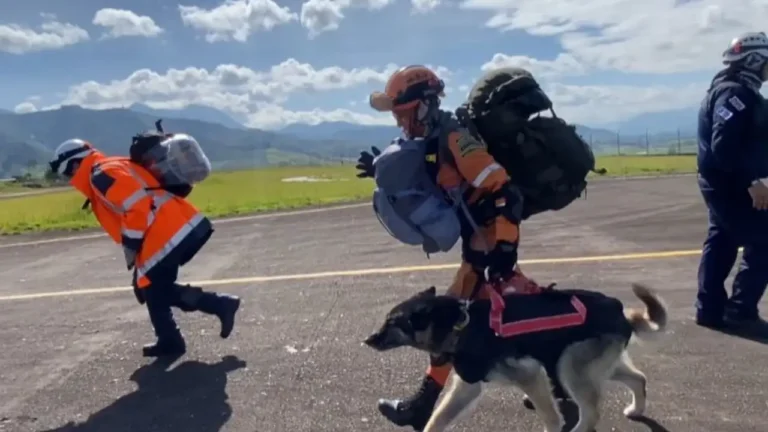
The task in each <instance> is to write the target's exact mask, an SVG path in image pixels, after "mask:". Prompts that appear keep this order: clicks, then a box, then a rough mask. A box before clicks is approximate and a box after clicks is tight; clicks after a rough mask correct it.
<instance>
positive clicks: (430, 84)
mask: <svg viewBox="0 0 768 432" xmlns="http://www.w3.org/2000/svg"><path fill="white" fill-rule="evenodd" d="M444 90H445V83H444V82H443V80H441V79H440V77H438V76H437V74H436V73H435V72H434V71H432V70H431V69H429V68H428V67H426V66H421V65H411V66H405V67H402V68H400V69H398V70H397V71H395V73H393V74H392V76H390V77H389V80H388V81H387V84H386V86H385V87H384V92H379V91H376V92H373V93H371V95H370V96H369V99H368V101H369V103H370V105H371V108H373V109H375V110H376V111H379V112H391V113H392V116H393V117H394V118H395V120H397V124H398V126H400V127H401V128H402V129H403V131H404V132H405V133H406V135H407V136H408V137H409V138H414V137H417V136H424V135H425V134H426V133H428V132H429V131H428V126H429V125H428V124H427V122H428V120H429V118H430V115H431V114H432V113H433V112H434V110H435V109H436V108H437V107H439V105H440V98H441V97H444V96H445V92H444Z"/></svg>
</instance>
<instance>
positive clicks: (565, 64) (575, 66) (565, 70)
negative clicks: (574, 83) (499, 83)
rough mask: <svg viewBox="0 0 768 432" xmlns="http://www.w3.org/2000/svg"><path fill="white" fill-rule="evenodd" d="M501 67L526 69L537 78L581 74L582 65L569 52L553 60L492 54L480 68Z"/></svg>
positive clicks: (485, 69) (582, 72) (583, 71)
mask: <svg viewBox="0 0 768 432" xmlns="http://www.w3.org/2000/svg"><path fill="white" fill-rule="evenodd" d="M502 67H519V68H523V69H526V70H528V71H529V72H531V73H532V74H533V76H535V77H537V78H550V77H557V76H566V75H583V74H584V73H585V68H584V66H583V65H582V64H581V63H579V62H578V61H577V60H576V59H575V58H573V56H572V55H570V54H565V53H560V54H558V56H557V57H556V58H555V59H554V60H538V59H535V58H531V57H527V56H508V55H506V54H500V53H497V54H494V55H493V58H491V60H490V61H489V62H487V63H485V64H483V65H482V66H481V67H480V69H481V70H482V71H489V70H491V69H497V68H502Z"/></svg>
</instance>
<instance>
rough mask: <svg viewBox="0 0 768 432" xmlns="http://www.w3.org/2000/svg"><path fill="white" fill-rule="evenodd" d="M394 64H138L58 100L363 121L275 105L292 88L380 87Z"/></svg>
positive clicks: (263, 117)
mask: <svg viewBox="0 0 768 432" xmlns="http://www.w3.org/2000/svg"><path fill="white" fill-rule="evenodd" d="M396 68H397V66H396V65H394V64H389V65H386V66H384V67H383V68H381V69H373V68H354V69H343V68H340V67H335V66H334V67H327V68H322V69H315V68H314V67H313V66H312V65H310V64H306V63H300V62H298V61H297V60H295V59H292V58H291V59H288V60H286V61H284V62H282V63H280V64H278V65H275V66H273V67H272V68H270V69H269V70H265V71H255V70H252V69H249V68H246V67H242V66H237V65H233V64H226V65H219V66H217V67H216V68H214V69H212V70H207V69H203V68H195V67H188V68H185V69H169V70H167V71H165V72H164V73H160V72H156V71H153V70H150V69H140V70H137V71H135V72H133V73H132V74H131V75H130V76H128V77H127V78H125V79H122V80H114V81H111V82H109V83H99V82H96V81H88V82H84V83H81V84H77V85H75V86H72V87H70V88H69V91H68V93H67V96H66V97H65V98H64V100H63V101H62V104H77V105H82V106H85V107H91V108H110V107H121V106H129V105H131V104H132V103H135V102H143V103H147V104H148V105H150V106H153V107H156V108H171V109H172V108H181V107H183V106H186V105H188V104H201V105H208V106H211V107H214V108H218V109H220V110H223V111H226V112H229V113H232V114H234V115H236V116H238V117H241V118H248V119H249V120H250V125H252V126H254V127H275V126H279V125H280V124H284V123H287V122H291V121H299V120H296V119H300V120H301V121H304V120H308V119H312V118H326V119H344V118H346V119H347V121H357V122H360V123H364V124H368V123H370V122H372V121H374V120H372V119H374V118H375V117H373V116H370V115H367V114H355V113H352V112H350V111H347V110H335V111H329V112H323V111H319V110H312V111H306V112H291V111H288V110H285V109H283V108H282V107H280V106H279V104H282V103H284V102H285V101H287V100H288V99H289V98H290V96H291V95H292V94H293V93H296V92H302V93H303V94H307V93H312V92H330V91H334V90H343V89H350V88H353V87H357V86H360V85H369V86H371V87H374V88H381V87H382V84H383V83H384V82H385V81H386V80H387V78H388V77H389V75H390V74H391V73H392V72H393V71H394V70H396ZM369 91H370V89H365V90H361V93H365V94H368V92H369ZM382 117H384V116H380V117H379V118H382ZM390 120H391V118H390Z"/></svg>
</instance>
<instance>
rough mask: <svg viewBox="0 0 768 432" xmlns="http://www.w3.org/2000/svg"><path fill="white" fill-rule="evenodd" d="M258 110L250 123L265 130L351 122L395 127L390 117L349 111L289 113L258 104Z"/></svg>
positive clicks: (279, 108)
mask: <svg viewBox="0 0 768 432" xmlns="http://www.w3.org/2000/svg"><path fill="white" fill-rule="evenodd" d="M255 108H256V110H254V111H253V112H252V113H251V114H249V115H248V123H249V124H251V125H254V126H258V127H261V128H265V129H276V128H279V127H281V126H284V125H288V124H291V123H305V124H311V125H315V124H318V123H322V122H349V123H357V124H361V125H394V124H395V122H394V120H393V119H392V116H390V115H383V114H373V113H371V114H368V113H360V112H356V111H350V110H347V109H335V110H332V111H323V110H318V109H314V110H311V111H289V110H286V109H284V108H283V107H281V106H280V105H275V104H270V103H257V104H256V107H255Z"/></svg>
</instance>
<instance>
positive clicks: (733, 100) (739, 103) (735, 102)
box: [728, 96, 747, 111]
mask: <svg viewBox="0 0 768 432" xmlns="http://www.w3.org/2000/svg"><path fill="white" fill-rule="evenodd" d="M728 102H730V103H731V105H733V107H734V108H736V110H737V111H743V110H744V108H746V107H747V106H746V105H744V102H742V101H741V99H739V97H738V96H732V97H731V98H730V99H728Z"/></svg>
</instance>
